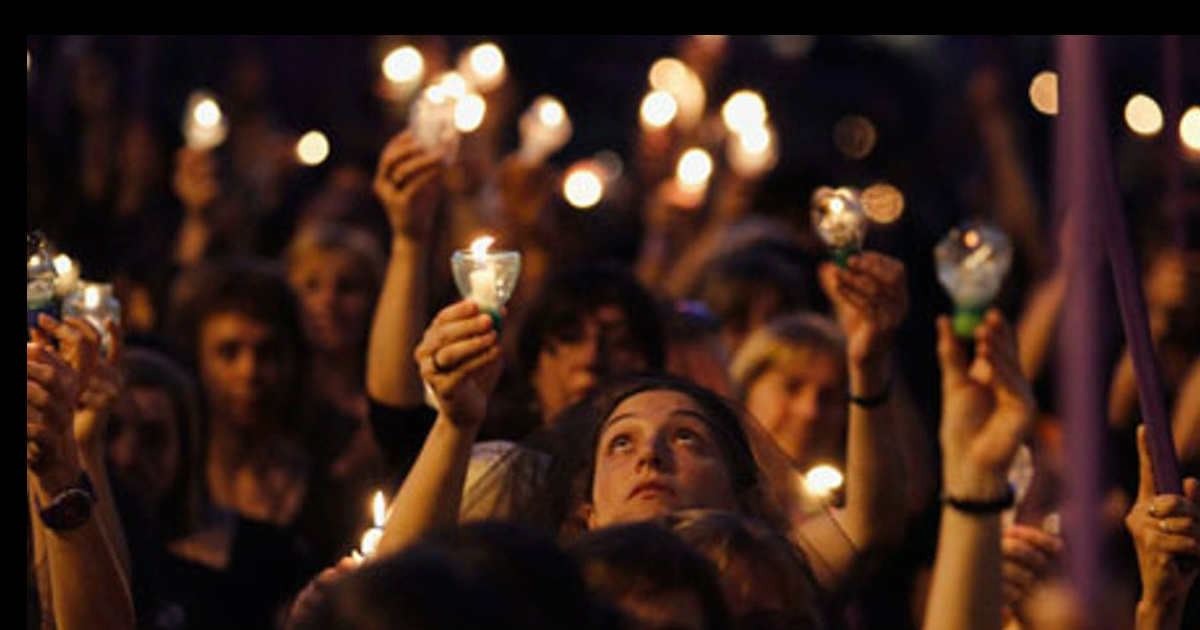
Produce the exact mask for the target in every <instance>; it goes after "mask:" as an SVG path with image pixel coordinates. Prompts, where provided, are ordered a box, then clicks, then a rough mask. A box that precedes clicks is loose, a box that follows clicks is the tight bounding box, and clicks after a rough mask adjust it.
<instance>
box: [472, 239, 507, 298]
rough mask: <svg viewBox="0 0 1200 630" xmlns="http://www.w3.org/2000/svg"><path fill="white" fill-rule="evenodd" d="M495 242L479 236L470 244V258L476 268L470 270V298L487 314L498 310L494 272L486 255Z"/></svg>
mask: <svg viewBox="0 0 1200 630" xmlns="http://www.w3.org/2000/svg"><path fill="white" fill-rule="evenodd" d="M495 240H496V239H495V238H494V237H491V236H481V237H479V238H477V239H475V241H474V242H473V243H471V257H472V258H473V259H474V263H475V265H476V267H475V268H474V269H472V270H471V273H470V276H469V281H468V284H469V285H470V287H471V295H470V297H471V299H472V300H474V301H475V303H476V304H478V305H479V307H480V308H482V309H483V310H485V311H488V312H494V311H498V310H499V309H500V297H499V296H498V295H497V294H496V270H495V268H494V266H493V265H492V263H491V262H490V261H489V260H488V255H487V250H488V248H489V247H491V246H492V243H493V242H494V241H495Z"/></svg>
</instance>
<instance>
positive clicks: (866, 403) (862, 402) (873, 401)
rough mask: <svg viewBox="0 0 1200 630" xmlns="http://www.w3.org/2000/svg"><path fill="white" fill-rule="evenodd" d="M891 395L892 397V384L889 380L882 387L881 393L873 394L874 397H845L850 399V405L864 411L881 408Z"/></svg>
mask: <svg viewBox="0 0 1200 630" xmlns="http://www.w3.org/2000/svg"><path fill="white" fill-rule="evenodd" d="M891 395H892V382H891V381H890V380H889V381H888V382H887V383H886V384H885V385H884V386H883V391H881V392H879V393H878V394H875V395H874V396H855V395H854V394H848V395H847V397H848V398H849V399H850V404H851V405H858V406H859V407H862V408H864V409H871V408H873V407H880V406H882V405H883V404H884V403H886V402H887V401H888V398H890V397H891Z"/></svg>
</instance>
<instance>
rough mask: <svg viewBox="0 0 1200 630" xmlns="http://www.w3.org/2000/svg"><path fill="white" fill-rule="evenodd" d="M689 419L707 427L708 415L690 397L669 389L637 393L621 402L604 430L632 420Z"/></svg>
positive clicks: (609, 416)
mask: <svg viewBox="0 0 1200 630" xmlns="http://www.w3.org/2000/svg"><path fill="white" fill-rule="evenodd" d="M674 417H691V418H695V419H696V420H697V421H700V422H702V423H704V424H705V425H706V426H707V420H706V419H707V417H708V414H707V413H705V411H704V409H703V408H702V407H701V406H700V404H699V403H697V402H696V401H695V400H694V399H693V398H692V397H691V396H688V395H687V394H685V393H683V392H678V391H674V390H669V389H656V390H649V391H644V392H638V393H636V394H634V395H632V396H629V397H628V398H626V399H625V400H622V401H621V403H620V404H618V405H617V406H616V407H615V408H614V409H613V411H612V413H610V414H609V415H608V418H607V419H606V420H605V426H604V429H605V430H606V431H607V430H608V428H609V427H612V426H614V425H617V424H621V423H624V422H629V421H632V420H639V421H665V420H668V419H671V418H674Z"/></svg>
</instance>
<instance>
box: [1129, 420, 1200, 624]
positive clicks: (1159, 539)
mask: <svg viewBox="0 0 1200 630" xmlns="http://www.w3.org/2000/svg"><path fill="white" fill-rule="evenodd" d="M1137 437H1138V440H1137V442H1138V462H1139V470H1138V474H1139V481H1138V494H1137V500H1136V501H1135V502H1134V504H1133V507H1131V508H1130V510H1129V512H1128V513H1127V514H1126V515H1125V528H1126V529H1127V530H1128V531H1129V535H1130V536H1131V537H1132V538H1133V546H1134V550H1135V551H1136V552H1137V557H1138V568H1139V572H1140V573H1141V578H1142V601H1141V604H1139V608H1141V607H1143V606H1145V607H1151V608H1154V609H1156V610H1159V611H1160V612H1165V611H1169V610H1170V609H1172V608H1174V607H1178V608H1180V609H1182V606H1183V603H1184V602H1185V601H1186V599H1187V595H1188V592H1189V591H1190V590H1191V588H1192V586H1193V585H1194V584H1195V582H1196V576H1197V574H1198V573H1200V571H1198V570H1197V566H1200V563H1198V561H1200V482H1197V480H1196V479H1195V478H1189V479H1186V480H1185V481H1184V484H1183V489H1184V496H1179V495H1175V494H1159V493H1158V491H1157V490H1156V489H1155V488H1154V470H1153V463H1152V462H1151V460H1150V451H1149V446H1148V444H1147V443H1146V427H1145V426H1144V425H1143V426H1139V427H1138V435H1137ZM1180 557H1182V558H1184V559H1186V560H1185V561H1183V562H1181V561H1180V559H1181V558H1180ZM1140 627H1141V626H1139V628H1140Z"/></svg>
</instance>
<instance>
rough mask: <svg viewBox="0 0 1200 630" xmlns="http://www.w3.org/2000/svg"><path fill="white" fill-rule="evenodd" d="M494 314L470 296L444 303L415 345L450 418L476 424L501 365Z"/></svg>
mask: <svg viewBox="0 0 1200 630" xmlns="http://www.w3.org/2000/svg"><path fill="white" fill-rule="evenodd" d="M499 339H500V337H499V334H498V333H497V332H496V331H495V330H494V329H493V327H492V318H491V316H490V315H488V314H486V313H483V312H482V311H480V310H479V306H478V305H477V304H475V303H474V302H472V301H470V300H462V301H460V302H456V303H454V304H451V305H450V306H447V307H446V308H444V309H442V310H441V312H439V313H438V314H437V316H436V317H434V318H433V321H432V322H431V323H430V324H429V328H427V329H426V330H425V336H424V337H423V338H422V339H421V343H419V344H417V348H416V350H414V351H413V358H414V359H415V360H416V362H417V366H418V367H419V368H420V371H421V377H422V378H423V379H424V380H425V382H426V383H427V384H428V385H429V388H430V390H432V392H433V395H434V398H435V399H436V400H437V405H438V409H439V411H440V412H441V414H442V415H444V416H446V417H447V418H448V419H449V420H450V421H451V422H453V423H454V424H456V425H459V426H463V427H478V426H479V425H480V424H482V423H483V419H484V416H485V415H486V412H487V398H488V396H490V395H491V393H492V391H493V390H494V389H495V388H496V383H497V381H498V380H499V378H500V371H501V368H502V367H503V362H502V361H501V360H500V359H501V354H502V353H501V347H500V341H499Z"/></svg>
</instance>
